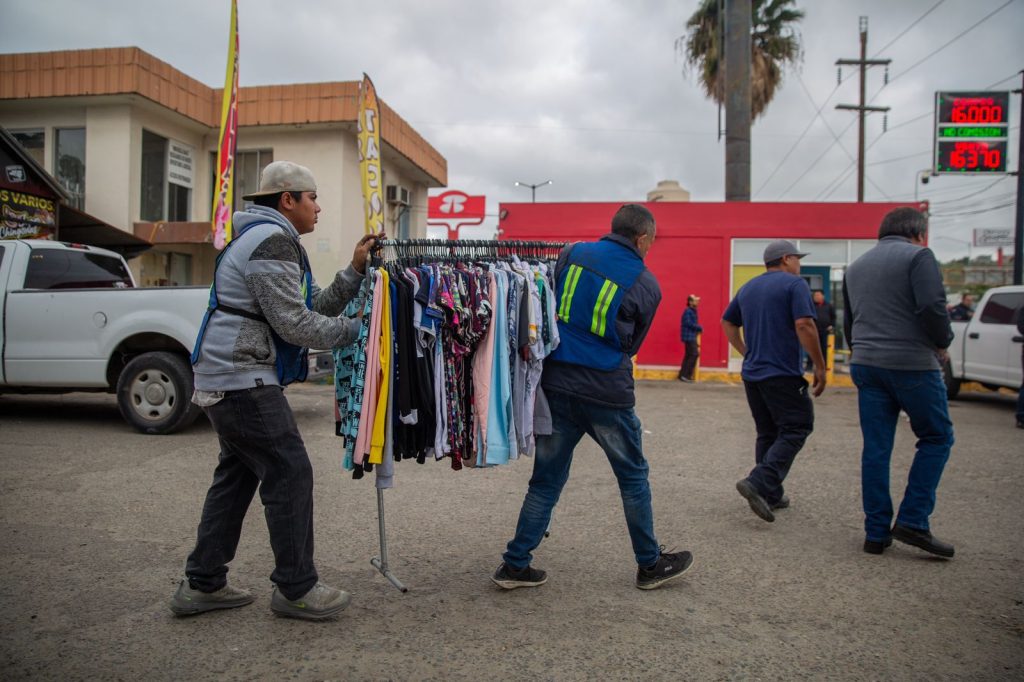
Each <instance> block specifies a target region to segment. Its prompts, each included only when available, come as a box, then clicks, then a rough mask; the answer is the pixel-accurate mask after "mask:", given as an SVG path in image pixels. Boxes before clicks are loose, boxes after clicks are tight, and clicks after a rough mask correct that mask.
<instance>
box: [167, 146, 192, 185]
mask: <svg viewBox="0 0 1024 682" xmlns="http://www.w3.org/2000/svg"><path fill="white" fill-rule="evenodd" d="M168 143H169V144H168V145H167V181H168V182H173V183H174V184H175V185H178V186H179V187H187V188H188V189H192V180H193V177H194V176H195V160H194V159H195V148H193V147H191V146H189V145H187V144H185V143H184V142H178V141H177V140H168Z"/></svg>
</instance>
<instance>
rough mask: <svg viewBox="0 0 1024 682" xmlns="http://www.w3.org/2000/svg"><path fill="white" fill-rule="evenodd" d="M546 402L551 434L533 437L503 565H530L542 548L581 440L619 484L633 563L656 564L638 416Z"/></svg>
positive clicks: (563, 397) (556, 396) (569, 399)
mask: <svg viewBox="0 0 1024 682" xmlns="http://www.w3.org/2000/svg"><path fill="white" fill-rule="evenodd" d="M546 396H547V399H548V405H549V407H550V408H551V424H552V433H551V435H550V436H537V453H536V455H535V457H534V460H533V476H532V477H531V478H530V486H529V489H528V490H527V491H526V499H525V500H523V508H522V509H521V510H520V512H519V522H518V524H517V525H516V536H515V537H514V538H512V541H511V542H509V543H508V548H507V550H506V551H505V554H504V555H503V557H502V558H503V559H504V560H505V563H506V564H508V565H509V566H512V567H513V568H525V567H526V566H529V565H530V561H531V560H532V559H533V556H532V554H531V552H532V551H533V550H534V549H536V548H537V545H539V544H540V541H541V539H542V538H543V536H544V531H545V530H547V528H548V524H549V523H550V521H551V510H552V509H554V507H555V504H556V503H557V502H558V498H559V496H560V495H561V494H562V488H563V487H564V486H565V482H566V481H567V480H568V479H569V467H570V465H571V464H572V455H573V450H575V448H576V445H577V444H578V443H579V442H580V439H581V438H583V434H587V435H588V436H590V437H591V438H593V439H594V441H595V442H597V444H598V445H600V446H601V448H602V449H603V450H604V453H605V455H606V456H607V457H608V462H609V463H610V464H611V466H612V471H613V472H614V473H615V477H616V478H617V479H618V482H619V493H620V494H621V496H622V508H623V511H624V512H625V514H626V526H627V527H628V528H629V538H630V540H631V541H632V543H633V553H634V554H635V555H636V562H637V564H639V565H641V566H650V565H651V564H653V563H654V562H656V561H657V560H658V556H659V553H660V552H659V549H658V541H657V540H656V539H655V537H654V512H653V511H652V509H651V488H650V485H649V484H648V483H647V471H648V466H647V460H646V459H644V453H643V448H642V446H641V442H640V440H641V438H640V436H641V426H640V420H639V419H638V418H637V416H636V412H635V411H634V410H633V408H632V407H628V408H615V407H605V406H603V405H599V404H597V403H591V402H586V401H583V400H580V399H579V398H576V397H573V396H570V395H567V394H564V393H556V392H554V391H548V392H546Z"/></svg>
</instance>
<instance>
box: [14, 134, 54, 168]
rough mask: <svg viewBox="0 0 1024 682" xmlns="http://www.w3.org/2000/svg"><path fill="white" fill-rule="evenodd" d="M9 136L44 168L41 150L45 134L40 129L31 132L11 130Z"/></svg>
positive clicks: (43, 145) (44, 141)
mask: <svg viewBox="0 0 1024 682" xmlns="http://www.w3.org/2000/svg"><path fill="white" fill-rule="evenodd" d="M11 135H13V136H14V139H15V140H17V141H18V144H20V145H21V146H22V148H24V150H25V152H26V153H28V155H29V156H31V157H32V158H33V160H35V162H36V163H38V164H39V165H40V166H43V167H45V166H46V163H45V162H44V158H45V157H44V156H43V149H44V147H45V144H46V132H45V131H44V130H43V129H42V128H34V129H32V130H12V131H11Z"/></svg>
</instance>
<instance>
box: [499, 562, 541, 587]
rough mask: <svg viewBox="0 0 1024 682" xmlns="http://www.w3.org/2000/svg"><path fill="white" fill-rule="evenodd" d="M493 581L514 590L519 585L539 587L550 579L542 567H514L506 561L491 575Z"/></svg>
mask: <svg viewBox="0 0 1024 682" xmlns="http://www.w3.org/2000/svg"><path fill="white" fill-rule="evenodd" d="M491 581H492V582H493V583H494V584H495V585H497V586H498V587H503V588H505V589H506V590H514V589H516V588H517V587H537V586H538V585H543V584H544V583H546V582H547V581H548V574H547V573H545V572H544V571H541V570H540V569H536V568H532V567H530V566H527V567H526V568H512V567H511V566H509V565H508V564H506V563H502V564H501V566H498V570H497V571H495V572H494V575H492V576H491Z"/></svg>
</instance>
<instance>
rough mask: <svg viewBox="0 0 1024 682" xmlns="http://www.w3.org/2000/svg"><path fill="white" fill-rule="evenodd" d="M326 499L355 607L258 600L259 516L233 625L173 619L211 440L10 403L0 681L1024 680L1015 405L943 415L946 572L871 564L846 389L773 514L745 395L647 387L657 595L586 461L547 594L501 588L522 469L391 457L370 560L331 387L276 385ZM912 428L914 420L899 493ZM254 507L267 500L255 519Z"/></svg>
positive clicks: (242, 567)
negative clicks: (763, 514)
mask: <svg viewBox="0 0 1024 682" xmlns="http://www.w3.org/2000/svg"><path fill="white" fill-rule="evenodd" d="M288 395H289V398H290V400H291V402H292V405H293V406H294V408H295V411H296V413H297V416H298V419H299V422H300V426H301V428H302V430H303V433H304V434H305V438H306V442H307V447H308V449H309V451H310V455H311V458H312V460H313V465H314V469H315V471H316V476H317V481H316V488H315V495H316V541H317V554H316V557H317V565H318V567H319V570H320V573H321V576H322V578H323V579H324V580H326V581H327V582H329V583H331V584H335V585H338V586H340V587H344V588H345V589H347V590H349V591H351V592H352V593H353V597H354V598H353V604H352V606H350V607H349V609H348V610H347V611H345V612H344V613H343V614H342V616H341V617H340V618H339V619H338V620H335V621H332V622H326V623H305V622H298V621H294V620H286V619H281V618H277V617H274V616H273V614H272V613H271V612H270V610H269V598H270V591H271V585H270V583H269V578H268V576H269V574H270V571H271V569H272V557H271V553H270V548H269V544H268V542H267V532H266V526H265V524H264V521H263V518H262V514H261V513H260V510H259V509H258V508H257V509H252V510H251V512H250V514H249V517H248V518H247V521H246V526H245V529H244V532H243V537H242V542H241V545H240V547H239V550H238V555H237V558H236V559H235V561H234V562H233V563H232V565H231V573H230V578H231V580H232V582H233V583H234V584H236V585H238V586H240V587H244V588H246V589H249V590H252V591H253V592H254V593H255V594H256V595H257V600H256V602H255V603H254V604H253V605H251V606H247V607H245V608H242V609H236V610H233V611H224V612H216V613H210V614H204V615H201V616H198V617H194V618H185V619H179V618H174V617H173V616H172V615H171V614H170V612H169V611H168V609H167V601H168V598H169V597H170V596H171V594H172V592H173V591H174V589H175V586H176V584H177V582H178V580H179V579H180V577H181V574H182V569H183V565H184V560H185V556H186V555H187V553H188V552H189V550H190V549H191V546H192V542H193V540H194V532H195V526H196V523H197V522H198V518H199V511H200V506H201V503H202V500H203V496H204V494H205V490H206V486H207V485H208V483H209V481H210V478H211V474H212V471H213V466H214V461H215V457H216V454H217V452H216V441H215V437H214V434H213V431H212V430H211V428H210V427H209V425H208V424H206V423H205V422H201V423H197V424H196V425H195V426H194V427H192V428H191V429H189V430H188V431H186V432H184V433H181V434H177V435H174V436H164V437H160V436H143V435H139V434H137V433H135V432H133V431H131V430H129V428H128V427H127V426H126V425H125V424H124V423H123V422H122V421H121V420H120V417H119V416H118V413H117V408H116V405H115V404H114V400H113V398H112V397H110V396H93V395H86V394H79V395H74V396H67V397H45V396H29V397H22V396H0V505H2V516H0V552H2V557H3V559H2V561H3V569H4V570H3V572H4V579H3V580H2V582H0V676H2V678H3V679H5V680H14V679H60V680H74V679H89V680H94V679H125V680H134V679H145V680H165V679H166V680H170V679H224V680H249V679H273V680H279V679H299V680H307V679H357V680H362V679H367V680H370V679H373V680H378V679H395V680H419V679H467V680H468V679H472V680H479V679H513V680H541V679H558V680H562V679H580V680H582V679H595V678H603V679H686V680H709V679H729V680H732V679H777V680H794V679H865V680H878V679H900V680H903V679H921V680H924V679H928V680H931V679H978V680H995V679H1021V678H1022V677H1024V583H1022V576H1024V562H1022V559H1021V545H1022V541H1024V522H1022V518H1024V496H1022V494H1021V491H1022V490H1024V431H1020V430H1017V429H1015V428H1014V426H1013V406H1014V398H1013V397H1012V396H1009V395H1005V394H1004V395H994V394H981V393H978V394H968V395H965V397H964V398H963V399H962V400H959V401H956V402H954V403H953V405H952V408H951V412H952V414H953V419H954V422H955V426H956V438H957V443H956V445H955V446H954V450H953V455H952V457H951V459H950V462H949V465H948V466H947V468H946V472H945V476H944V478H943V481H942V484H941V486H940V488H939V499H938V506H937V509H936V512H935V514H934V515H933V517H932V524H933V525H932V527H933V530H934V532H935V533H936V535H938V536H939V537H941V538H943V539H946V540H949V541H951V542H953V543H954V544H955V545H956V551H957V554H956V558H954V559H953V560H951V561H944V560H939V559H934V558H931V557H929V556H928V555H926V554H924V553H923V552H920V551H918V550H915V549H912V548H909V547H906V546H903V545H899V544H898V543H897V545H896V546H894V547H893V548H892V549H890V550H889V551H887V552H886V553H885V554H884V555H883V556H870V555H867V554H864V553H863V552H862V551H861V543H862V540H863V534H862V530H861V522H862V519H861V513H860V502H859V499H860V498H859V495H860V492H859V453H860V432H859V427H858V422H857V412H856V396H855V393H854V391H853V390H851V389H835V390H830V391H828V392H826V394H825V395H824V396H822V397H821V398H820V399H818V400H817V402H816V409H817V429H816V431H815V433H814V434H813V435H812V436H811V438H810V440H809V441H808V444H807V446H806V447H805V449H804V451H803V452H802V453H801V454H800V456H799V458H798V459H797V462H796V464H795V465H794V468H793V471H792V473H791V475H790V478H789V480H788V482H787V491H788V493H789V495H790V497H791V498H792V507H791V508H790V509H788V510H785V511H780V512H779V513H778V519H777V521H776V522H775V523H774V524H767V523H765V522H763V521H761V520H760V519H758V518H757V517H755V516H754V515H753V514H752V513H751V512H750V510H749V508H748V506H747V504H746V502H745V501H744V500H743V499H742V498H740V496H739V495H738V494H737V493H736V491H735V489H734V487H733V486H734V483H735V481H736V480H737V479H739V478H741V477H742V476H743V475H745V473H746V472H747V470H748V468H749V467H750V465H751V462H752V460H753V455H752V447H753V426H752V423H751V420H750V417H749V414H748V412H747V408H746V404H745V401H744V398H743V392H742V389H741V388H740V387H737V386H729V385H722V384H700V385H681V384H678V383H675V382H672V383H668V382H647V383H643V384H642V385H641V387H640V390H639V404H638V413H639V415H640V416H641V418H642V420H643V422H644V428H645V430H646V431H647V432H648V433H646V435H645V449H646V452H647V454H648V457H649V459H650V462H651V480H652V488H653V495H654V509H655V528H656V531H657V534H658V536H659V539H660V541H661V542H663V543H664V544H665V545H667V546H668V547H669V548H673V547H677V548H680V549H682V548H686V549H690V550H692V551H693V552H694V555H695V557H696V561H695V565H694V567H693V568H692V569H691V572H690V573H689V574H688V575H687V576H686V577H684V578H682V579H681V580H679V581H677V582H675V583H672V584H670V585H668V586H666V587H664V588H662V589H659V590H654V591H650V592H645V591H641V590H637V589H636V588H635V587H634V586H633V575H634V572H635V565H634V564H633V561H632V554H631V551H630V548H629V541H628V537H627V534H626V529H625V524H624V522H623V518H622V511H621V505H620V501H619V495H618V490H617V488H616V485H615V482H614V478H613V476H612V474H611V471H610V469H609V467H608V465H607V462H606V461H605V459H604V457H603V455H602V453H601V452H600V450H598V449H597V448H596V447H595V446H593V445H592V444H590V443H587V444H585V445H583V446H581V447H580V448H579V449H578V450H577V453H576V460H575V462H574V465H573V471H572V476H571V478H570V481H569V484H568V486H567V488H566V491H565V493H564V494H563V497H562V500H561V502H560V503H559V506H558V508H557V509H556V511H555V517H554V521H553V524H552V536H551V537H550V538H549V539H548V540H546V541H545V542H544V543H543V544H542V545H541V547H540V548H539V549H538V551H537V552H536V560H535V565H536V566H538V567H540V568H544V569H546V570H547V571H548V572H549V576H550V579H549V581H548V584H546V585H544V586H543V587H540V588H537V589H520V590H515V591H510V592H505V591H502V590H499V589H498V588H497V587H495V586H494V585H492V584H491V582H490V581H489V579H488V577H489V575H490V574H491V573H492V572H493V571H494V569H495V567H496V566H497V565H498V563H499V561H500V558H499V556H500V553H501V552H502V550H503V548H504V545H505V543H506V542H507V541H508V539H509V537H510V535H511V533H512V531H513V529H514V526H515V520H516V515H517V513H518V509H519V505H520V503H521V501H522V497H523V494H524V492H525V489H526V483H527V480H528V478H529V475H530V469H531V462H530V461H529V460H520V461H518V462H515V463H513V464H511V465H509V466H504V467H498V468H494V469H487V470H464V471H461V472H453V471H451V470H450V469H449V467H448V466H447V464H446V463H443V462H429V463H427V464H425V465H422V466H421V465H417V464H415V463H413V462H402V463H400V464H398V466H397V477H396V488H395V489H394V490H390V491H388V492H387V493H386V495H385V499H386V509H387V523H388V531H389V539H390V554H391V556H390V558H391V566H392V568H393V570H394V572H395V573H396V575H397V576H398V577H399V578H400V579H401V580H403V581H404V582H405V583H406V584H407V585H408V586H409V587H410V590H409V592H408V593H405V594H402V593H400V592H399V591H398V590H396V589H395V588H394V587H392V585H391V584H390V583H388V582H387V580H385V579H384V578H383V577H382V576H380V575H379V574H378V573H377V572H376V570H375V569H373V568H372V567H371V566H370V563H369V559H370V558H371V557H372V556H375V555H376V554H377V553H378V546H377V516H376V496H375V493H374V488H373V483H372V478H366V479H363V480H361V481H354V480H351V478H350V477H349V476H348V475H346V474H343V473H342V472H341V471H340V466H339V461H340V455H339V453H338V440H339V439H337V438H336V437H335V436H334V435H333V428H334V425H333V413H332V408H331V395H330V389H329V388H328V387H326V386H315V385H311V386H300V387H297V388H291V389H289V390H288ZM912 447H913V435H912V433H911V432H910V429H909V425H908V424H906V423H905V422H903V421H901V423H900V427H899V434H898V439H897V450H896V454H895V455H894V463H893V487H894V489H895V491H896V499H897V502H898V500H899V493H900V491H901V490H902V486H903V482H904V481H905V474H906V471H907V468H908V466H909V462H910V458H911V455H912ZM257 504H258V503H257Z"/></svg>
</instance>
